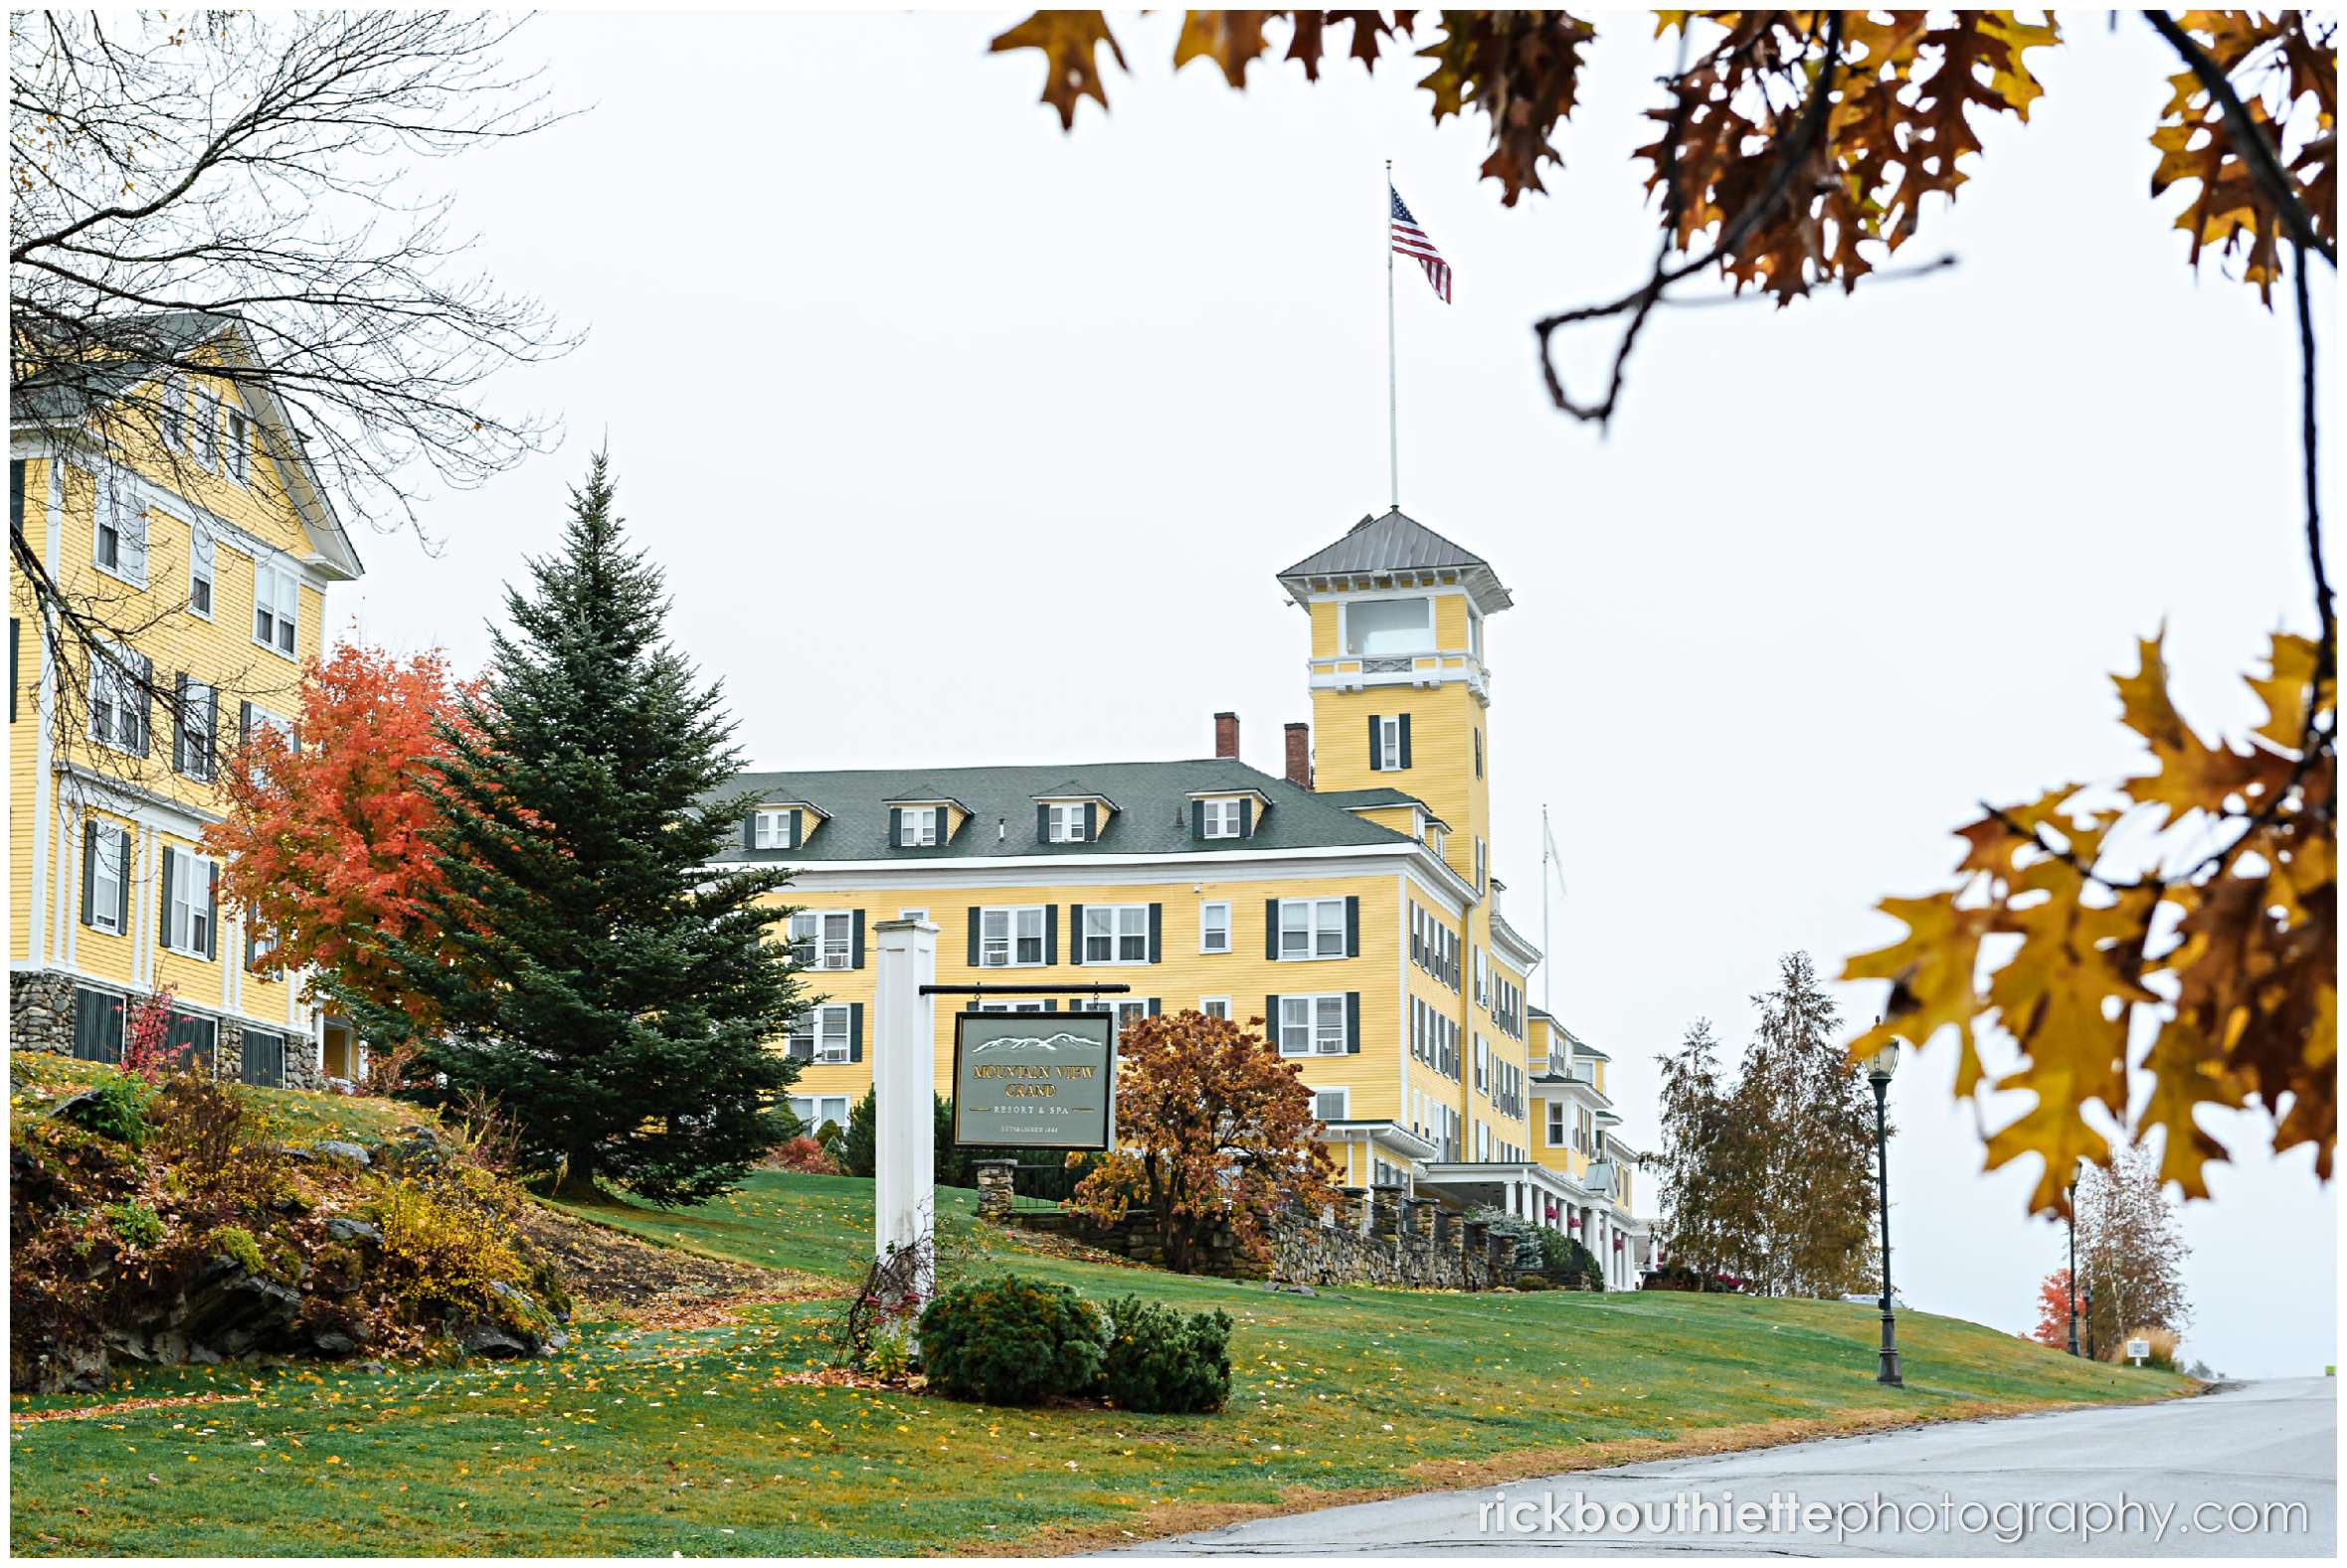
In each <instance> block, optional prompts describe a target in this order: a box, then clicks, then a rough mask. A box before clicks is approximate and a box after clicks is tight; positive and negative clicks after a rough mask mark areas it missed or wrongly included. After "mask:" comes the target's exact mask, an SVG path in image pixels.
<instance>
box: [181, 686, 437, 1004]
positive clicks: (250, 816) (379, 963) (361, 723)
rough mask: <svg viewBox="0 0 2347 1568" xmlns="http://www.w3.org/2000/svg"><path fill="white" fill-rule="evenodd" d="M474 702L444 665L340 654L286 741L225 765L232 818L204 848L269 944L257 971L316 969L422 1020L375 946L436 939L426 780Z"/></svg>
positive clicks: (305, 690) (226, 892)
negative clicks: (463, 700)
mask: <svg viewBox="0 0 2347 1568" xmlns="http://www.w3.org/2000/svg"><path fill="white" fill-rule="evenodd" d="M471 689H473V688H472V685H471V683H469V682H462V681H458V680H457V679H456V678H455V677H454V676H453V675H451V673H450V670H449V664H448V660H447V659H446V658H444V657H443V656H442V655H441V654H440V653H438V652H430V653H419V654H415V655H413V656H411V657H408V658H405V659H403V658H399V657H397V656H395V655H393V654H391V653H388V652H386V651H384V650H383V649H380V648H372V647H364V646H358V645H352V644H345V645H344V646H342V647H339V648H337V649H335V650H334V654H333V656H332V657H331V658H329V659H327V660H326V661H325V662H323V663H321V664H316V665H313V666H312V667H311V668H310V669H309V670H308V671H306V672H305V673H304V675H303V677H302V683H301V701H300V717H299V720H298V721H297V724H296V727H295V730H294V734H293V735H292V736H287V735H285V734H283V733H281V732H279V731H278V730H276V729H275V728H274V727H270V726H264V727H257V728H256V729H254V731H253V732H252V734H251V735H250V736H249V737H247V738H246V740H245V741H244V743H243V744H242V745H241V746H240V747H239V748H238V749H237V750H236V752H235V753H234V754H232V755H231V756H230V757H229V758H228V759H226V766H225V767H224V768H223V769H222V771H221V772H222V783H223V787H224V789H225V791H226V793H227V795H228V805H229V810H228V816H227V819H226V820H225V821H222V822H220V823H218V824H216V825H215V826H213V827H212V828H210V829H209V830H208V831H207V832H206V834H205V845H206V847H207V848H209V849H211V850H212V851H213V852H214V853H215V854H218V855H219V856H221V858H222V870H221V883H222V896H223V897H224V898H226V899H228V900H229V901H231V902H234V903H240V904H243V905H244V906H246V909H247V911H248V918H249V919H252V920H257V921H258V922H259V923H260V928H261V929H263V930H266V931H267V932H269V933H270V934H271V946H269V947H268V949H267V951H266V953H265V954H263V955H262V956H260V957H259V958H256V960H255V963H256V966H257V967H260V968H264V969H267V970H270V971H273V972H284V971H296V970H301V969H307V968H315V969H319V970H322V971H326V972H328V973H330V974H332V975H333V977H334V980H335V982H336V983H337V984H340V985H344V986H347V987H349V988H350V989H351V990H353V991H354V992H356V993H358V994H360V995H363V996H365V997H367V998H368V999H370V1000H372V1001H374V1002H376V1003H378V1004H380V1005H383V1006H386V1007H393V1008H398V1009H400V1010H402V1011H405V1012H407V1013H408V1014H409V1015H410V1016H412V1017H419V1018H421V1017H423V1016H425V1015H426V1013H427V1012H428V1011H429V1009H428V1007H427V1005H426V1003H425V1002H424V1001H423V999H422V998H421V997H418V996H416V995H415V994H413V992H411V991H410V990H408V989H407V988H406V987H404V986H403V985H402V984H401V983H400V979H399V975H400V970H399V968H398V967H397V966H396V965H393V964H390V963H387V962H385V961H383V960H382V958H381V947H380V939H381V938H383V937H400V938H406V939H408V940H411V941H414V940H417V939H418V938H419V937H422V938H426V939H429V937H430V936H431V930H430V922H429V918H428V917H427V915H426V914H425V911H426V910H427V909H428V908H429V907H430V906H429V904H428V902H427V896H428V895H429V894H430V893H432V892H433V891H435V890H437V889H438V888H439V887H440V885H441V872H440V870H439V868H438V866H437V865H436V864H435V862H434V859H433V856H432V853H431V849H430V843H429V834H430V832H431V830H432V829H433V827H434V826H435V825H436V824H437V823H438V822H439V820H440V814H439V807H438V806H437V805H435V804H434V802H433V800H432V797H431V796H430V795H429V794H428V793H427V792H426V790H425V789H424V787H423V785H422V782H421V778H422V775H423V773H424V772H425V770H426V769H428V768H429V766H430V765H431V764H432V762H433V761H434V759H436V758H438V757H440V756H442V755H443V753H444V751H445V747H446V743H445V742H444V741H443V739H442V737H441V732H440V730H439V728H438V725H440V724H442V723H454V722H458V715H459V714H460V712H461V709H460V706H459V704H458V703H457V701H456V698H457V696H458V695H459V693H461V692H465V691H468V690H471Z"/></svg>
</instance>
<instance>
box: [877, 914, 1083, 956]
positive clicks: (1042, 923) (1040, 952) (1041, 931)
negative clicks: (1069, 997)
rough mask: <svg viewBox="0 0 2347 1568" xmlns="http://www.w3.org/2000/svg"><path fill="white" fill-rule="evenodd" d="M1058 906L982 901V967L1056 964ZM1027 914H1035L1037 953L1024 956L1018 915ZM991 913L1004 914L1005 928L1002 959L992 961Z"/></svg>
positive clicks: (979, 949) (980, 935)
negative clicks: (1055, 916)
mask: <svg viewBox="0 0 2347 1568" xmlns="http://www.w3.org/2000/svg"><path fill="white" fill-rule="evenodd" d="M1057 907H1058V906H1056V905H1053V904H1048V903H1045V904H981V905H979V906H978V966H979V967H980V968H982V969H1040V968H1046V967H1050V966H1052V965H1053V963H1054V962H1055V961H1056V960H1055V958H1054V957H1053V955H1052V953H1051V949H1050V946H1049V944H1050V941H1051V911H1052V910H1053V909H1055V908H1057ZM1027 914H1031V915H1033V916H1034V917H1035V936H1034V943H1035V957H1034V958H1020V957H1019V956H1018V941H1019V937H1018V917H1019V916H1021V915H1027ZM989 915H1000V916H1002V917H1003V921H1002V930H1003V945H1004V946H1003V954H1004V957H1003V959H1002V961H1001V962H1000V963H989V962H988V961H987V917H988V916H989ZM906 918H907V919H909V918H911V917H909V916H908V917H906Z"/></svg>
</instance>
